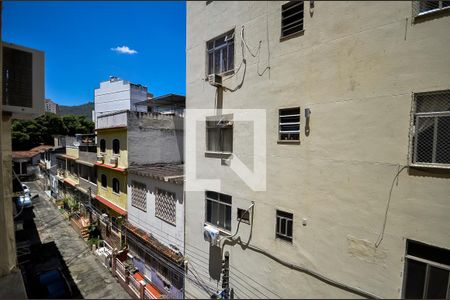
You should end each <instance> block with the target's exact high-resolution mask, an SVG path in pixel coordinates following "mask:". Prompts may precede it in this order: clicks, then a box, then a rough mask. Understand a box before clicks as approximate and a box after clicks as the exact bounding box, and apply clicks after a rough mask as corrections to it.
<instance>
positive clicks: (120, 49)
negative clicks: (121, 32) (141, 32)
mask: <svg viewBox="0 0 450 300" xmlns="http://www.w3.org/2000/svg"><path fill="white" fill-rule="evenodd" d="M111 50H112V51H115V52H117V53H121V54H130V55H131V54H136V53H138V52H137V51H136V50H134V49H130V48H128V46H122V47H116V48H111Z"/></svg>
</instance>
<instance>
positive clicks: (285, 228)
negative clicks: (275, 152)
mask: <svg viewBox="0 0 450 300" xmlns="http://www.w3.org/2000/svg"><path fill="white" fill-rule="evenodd" d="M293 222H294V215H293V214H291V213H288V212H284V211H281V210H277V225H276V237H277V238H280V239H283V240H286V241H289V242H292V237H293V235H292V226H293Z"/></svg>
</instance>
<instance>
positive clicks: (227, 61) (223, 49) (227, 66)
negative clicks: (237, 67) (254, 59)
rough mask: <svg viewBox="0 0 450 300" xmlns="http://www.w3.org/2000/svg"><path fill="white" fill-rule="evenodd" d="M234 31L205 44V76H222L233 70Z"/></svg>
mask: <svg viewBox="0 0 450 300" xmlns="http://www.w3.org/2000/svg"><path fill="white" fill-rule="evenodd" d="M234 36H235V32H234V30H230V31H228V32H227V33H225V34H222V35H220V36H218V37H215V38H213V39H211V40H209V41H208V42H207V43H206V56H207V69H206V72H207V74H208V75H209V74H223V73H227V72H232V71H233V70H234V39H235V38H234Z"/></svg>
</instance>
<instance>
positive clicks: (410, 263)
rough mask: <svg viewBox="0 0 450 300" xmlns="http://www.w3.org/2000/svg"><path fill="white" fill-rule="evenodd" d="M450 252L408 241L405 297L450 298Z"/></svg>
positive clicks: (404, 286)
mask: <svg viewBox="0 0 450 300" xmlns="http://www.w3.org/2000/svg"><path fill="white" fill-rule="evenodd" d="M449 258H450V251H449V250H446V249H443V248H438V247H434V246H430V245H426V244H423V243H419V242H416V241H412V240H407V250H406V258H405V272H404V273H405V276H404V281H405V282H404V285H403V297H402V298H405V299H449V298H450V285H449V282H450V281H449V277H450V259H449Z"/></svg>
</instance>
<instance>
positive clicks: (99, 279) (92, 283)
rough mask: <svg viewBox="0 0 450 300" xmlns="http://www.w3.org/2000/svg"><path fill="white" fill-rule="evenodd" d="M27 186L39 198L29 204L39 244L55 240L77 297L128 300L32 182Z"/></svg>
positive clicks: (43, 193) (118, 285) (110, 275)
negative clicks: (31, 205)
mask: <svg viewBox="0 0 450 300" xmlns="http://www.w3.org/2000/svg"><path fill="white" fill-rule="evenodd" d="M28 185H29V186H30V189H31V190H38V192H39V200H37V201H35V202H34V203H33V205H34V208H33V213H34V215H35V223H36V228H37V231H38V233H39V237H40V240H41V242H42V244H47V243H55V245H56V247H57V249H58V250H59V252H60V253H61V257H62V259H63V260H64V263H65V265H66V266H67V268H68V270H69V272H70V275H71V277H72V278H73V281H74V283H75V284H76V286H77V288H78V290H79V292H80V294H81V297H83V298H88V299H91V298H97V299H99V298H100V299H106V298H109V299H112V298H121V299H130V296H129V294H128V293H127V292H126V291H125V290H124V289H123V288H122V287H121V285H120V284H119V283H118V282H117V281H116V279H115V278H114V277H113V276H112V274H111V273H110V272H109V271H108V270H107V269H105V268H104V267H103V266H102V265H101V263H100V262H99V261H98V260H97V258H96V257H95V256H94V254H92V252H91V251H90V249H89V248H88V246H87V244H86V243H85V241H84V240H82V239H81V238H80V237H79V235H78V234H77V233H76V231H75V230H74V229H73V228H72V226H71V225H70V224H69V221H68V220H66V219H64V217H63V216H62V215H61V213H60V212H59V211H58V210H57V208H56V207H55V206H54V205H53V204H52V202H51V201H50V199H49V197H48V196H47V194H46V193H45V192H43V191H42V190H40V189H39V187H38V185H37V184H35V183H33V182H30V183H28Z"/></svg>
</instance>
